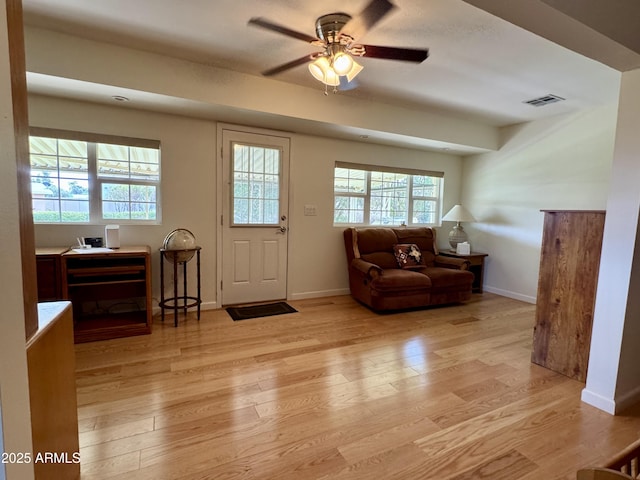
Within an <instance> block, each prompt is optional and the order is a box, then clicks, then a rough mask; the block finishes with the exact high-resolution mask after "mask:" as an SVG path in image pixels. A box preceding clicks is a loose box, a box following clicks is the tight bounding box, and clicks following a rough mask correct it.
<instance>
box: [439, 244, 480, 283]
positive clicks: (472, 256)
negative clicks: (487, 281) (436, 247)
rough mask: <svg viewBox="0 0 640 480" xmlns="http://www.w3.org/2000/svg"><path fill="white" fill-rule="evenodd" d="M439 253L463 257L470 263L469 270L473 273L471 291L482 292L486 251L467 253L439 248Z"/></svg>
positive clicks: (446, 255)
mask: <svg viewBox="0 0 640 480" xmlns="http://www.w3.org/2000/svg"><path fill="white" fill-rule="evenodd" d="M439 254H440V255H444V256H445V257H455V258H464V259H465V260H468V261H469V263H470V264H471V265H470V266H469V271H470V272H471V273H473V277H474V278H473V285H472V286H471V291H472V292H473V293H482V285H483V284H484V259H485V257H488V256H489V254H488V253H480V252H471V253H469V254H466V255H465V254H462V253H456V252H454V251H453V250H440V252H439Z"/></svg>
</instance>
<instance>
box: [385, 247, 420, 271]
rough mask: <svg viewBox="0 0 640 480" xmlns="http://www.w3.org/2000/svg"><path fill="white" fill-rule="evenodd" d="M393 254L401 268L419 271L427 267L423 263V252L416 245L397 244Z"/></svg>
mask: <svg viewBox="0 0 640 480" xmlns="http://www.w3.org/2000/svg"><path fill="white" fill-rule="evenodd" d="M393 253H394V255H395V256H396V260H397V261H398V265H399V266H400V268H407V269H418V268H424V267H425V264H424V263H423V262H422V252H421V251H420V248H418V246H417V245H416V244H415V243H397V244H395V245H394V246H393Z"/></svg>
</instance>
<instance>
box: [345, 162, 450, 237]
mask: <svg viewBox="0 0 640 480" xmlns="http://www.w3.org/2000/svg"><path fill="white" fill-rule="evenodd" d="M443 177H444V173H442V172H428V171H420V170H411V169H394V168H386V167H379V166H369V165H358V164H352V163H342V162H336V166H335V170H334V183H333V192H334V210H333V222H334V224H336V225H346V224H359V225H401V224H403V223H404V224H406V225H439V224H440V200H441V190H442V180H443Z"/></svg>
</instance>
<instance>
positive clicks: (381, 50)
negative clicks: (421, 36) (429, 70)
mask: <svg viewBox="0 0 640 480" xmlns="http://www.w3.org/2000/svg"><path fill="white" fill-rule="evenodd" d="M362 47H364V51H365V53H364V55H363V57H369V58H383V59H385V60H402V61H405V62H416V63H421V62H424V61H425V60H426V59H427V57H428V56H429V49H428V48H424V49H420V48H398V47H380V46H376V45H362Z"/></svg>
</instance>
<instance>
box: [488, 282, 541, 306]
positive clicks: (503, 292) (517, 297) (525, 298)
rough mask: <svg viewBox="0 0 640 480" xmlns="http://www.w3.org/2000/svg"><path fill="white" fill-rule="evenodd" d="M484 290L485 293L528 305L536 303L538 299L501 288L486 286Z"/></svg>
mask: <svg viewBox="0 0 640 480" xmlns="http://www.w3.org/2000/svg"><path fill="white" fill-rule="evenodd" d="M482 289H483V290H484V291H485V292H489V293H495V294H496V295H500V296H502V297H507V298H513V299H514V300H520V301H521V302H527V303H533V304H535V303H536V297H531V296H529V295H522V294H521V293H517V292H511V291H509V290H502V289H501V288H495V287H490V286H487V285H484V286H483V287H482Z"/></svg>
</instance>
